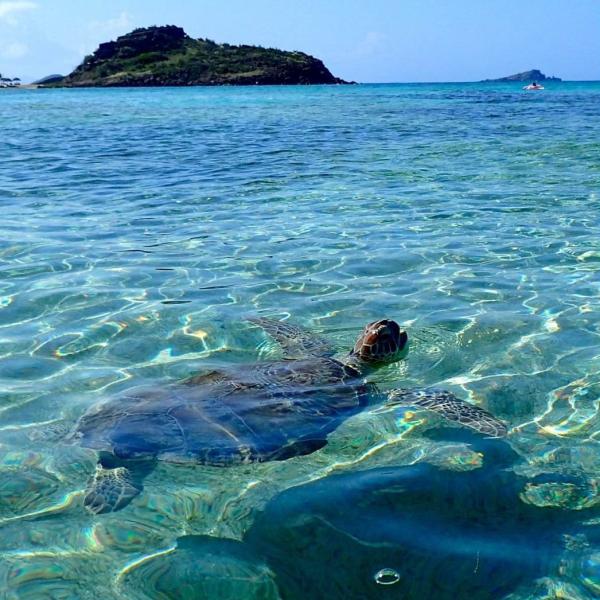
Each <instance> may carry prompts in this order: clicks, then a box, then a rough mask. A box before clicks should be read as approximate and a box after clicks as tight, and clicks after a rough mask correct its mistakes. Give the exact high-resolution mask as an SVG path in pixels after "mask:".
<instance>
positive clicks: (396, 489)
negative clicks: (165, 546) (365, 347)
mask: <svg viewBox="0 0 600 600" xmlns="http://www.w3.org/2000/svg"><path fill="white" fill-rule="evenodd" d="M428 437H431V438H433V439H435V440H438V441H444V442H456V443H459V444H467V445H468V446H469V447H470V448H471V449H472V450H473V451H474V452H479V453H481V454H483V466H482V467H481V468H477V469H474V470H470V471H462V472H461V471H449V470H444V469H442V468H439V467H436V466H434V465H432V464H428V463H424V462H423V463H417V464H414V465H408V466H401V467H384V468H376V469H371V470H367V471H360V472H350V473H344V474H338V475H330V476H328V477H325V478H323V479H320V480H317V481H314V482H311V483H308V484H304V485H301V486H298V487H294V488H291V489H288V490H286V491H284V492H282V493H280V494H279V495H277V496H276V497H274V498H273V499H272V500H271V501H270V502H269V503H268V504H267V505H266V507H265V508H264V510H263V511H261V512H260V513H258V514H257V516H256V518H255V520H254V522H253V524H252V526H251V527H250V529H249V530H248V531H247V532H246V534H245V535H244V538H243V542H231V543H230V546H231V545H232V544H233V546H235V547H233V546H232V547H231V548H230V549H229V550H227V552H225V554H226V555H227V556H228V560H229V561H230V562H229V563H228V564H229V566H230V567H231V565H232V562H231V561H233V562H234V563H235V561H237V560H240V561H241V562H238V563H237V567H234V569H233V571H231V572H229V573H228V576H233V573H235V569H236V568H238V569H239V568H242V567H241V565H243V568H244V569H248V565H250V564H253V565H254V567H252V568H253V569H254V570H255V572H260V573H263V574H264V572H265V569H267V568H268V569H269V570H270V572H271V573H272V574H273V582H274V584H275V585H276V586H277V589H278V596H273V597H281V598H283V599H284V600H300V599H305V598H330V599H332V600H335V599H338V598H339V599H350V600H352V599H356V600H359V599H360V600H364V599H370V598H373V599H376V598H403V599H407V600H412V599H414V600H423V599H424V598H435V599H436V600H446V599H448V600H450V599H455V598H471V599H473V600H490V599H495V598H504V597H506V596H507V595H508V594H510V593H512V592H515V591H522V590H523V589H525V590H526V592H525V593H526V594H528V595H527V597H530V596H529V594H530V593H531V592H532V589H535V587H536V585H537V583H536V580H537V579H539V578H543V577H548V576H553V575H554V576H559V574H561V575H560V576H561V577H564V576H565V573H564V556H565V551H566V546H567V543H566V540H567V539H578V538H582V537H583V536H585V538H586V539H587V540H588V541H591V540H594V541H595V542H597V541H598V540H599V539H600V534H599V533H598V532H596V531H595V528H594V526H593V525H588V524H586V521H588V520H589V519H592V518H596V517H598V516H599V515H600V509H598V508H589V509H585V510H579V511H573V510H567V509H564V508H558V507H548V506H544V507H542V506H537V505H533V504H530V503H527V502H525V501H524V500H523V498H522V491H523V489H524V487H525V486H526V485H527V484H528V483H531V481H529V480H528V479H527V478H525V477H521V476H519V475H516V474H515V472H514V470H513V468H512V467H513V466H514V464H515V463H516V462H518V461H519V456H518V455H517V454H516V452H514V450H513V449H512V447H511V446H510V444H509V443H507V442H506V441H504V440H501V439H491V438H484V437H482V436H480V435H477V434H472V433H471V432H469V431H466V430H459V429H455V428H453V429H446V428H440V429H438V430H432V431H430V432H429V434H428ZM536 481H537V483H543V482H544V481H545V477H544V476H541V477H540V478H539V479H538V480H536ZM221 542H222V541H221V540H217V539H215V538H210V537H208V536H185V537H183V538H180V539H179V542H178V546H177V548H176V550H175V552H176V553H179V554H178V555H177V562H178V563H179V564H178V566H177V568H178V569H180V570H181V569H184V570H185V567H184V566H182V564H187V565H188V566H189V565H192V564H196V565H198V560H200V557H201V556H205V555H206V553H208V554H210V553H211V552H212V551H213V550H214V551H217V553H222V552H223V550H222V548H221V546H222V543H221ZM240 557H242V558H240ZM171 566H172V565H171ZM157 567H158V565H154V567H153V568H154V569H155V570H156V568H157ZM386 568H387V569H391V571H390V572H393V573H397V576H396V577H395V578H394V579H392V580H391V582H392V583H393V585H378V583H377V582H376V581H375V576H376V574H377V573H378V572H380V571H381V570H382V569H386ZM211 569H212V570H211ZM187 572H188V575H189V572H190V569H189V568H188V570H187ZM161 573H162V574H161V577H162V578H163V584H164V583H165V581H167V580H168V579H169V577H170V576H175V572H173V573H171V572H170V570H169V569H164V570H161ZM210 575H212V576H213V579H214V575H215V572H214V565H213V566H212V567H210V568H208V569H204V570H203V568H199V569H196V572H195V575H194V577H195V578H196V581H202V580H204V579H205V578H206V577H208V576H210ZM396 579H397V581H396ZM263 583H264V582H263ZM227 585H230V583H228V584H227ZM535 591H539V590H535ZM237 593H238V594H239V593H242V590H241V589H237ZM244 593H245V592H244ZM222 597H236V596H235V593H234V594H233V595H232V596H227V595H225V596H222ZM237 597H241V596H239V595H238V596H237ZM251 597H254V596H251ZM269 597H270V596H269ZM519 597H520V596H519ZM536 597H537V595H536Z"/></svg>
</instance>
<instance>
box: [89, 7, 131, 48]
mask: <svg viewBox="0 0 600 600" xmlns="http://www.w3.org/2000/svg"><path fill="white" fill-rule="evenodd" d="M132 29H133V17H132V16H131V15H130V14H129V13H128V12H127V11H123V12H122V13H121V14H120V15H119V16H117V17H115V18H113V19H107V20H106V21H92V22H91V23H90V24H89V25H88V27H87V34H85V35H84V39H82V40H81V42H80V43H79V44H78V49H79V53H80V54H81V56H82V57H83V56H84V55H85V54H89V53H90V52H93V51H94V50H95V49H96V48H97V47H98V44H99V43H100V42H108V41H109V40H114V39H115V38H117V37H119V36H120V35H123V34H125V33H129V32H130V31H131V30H132Z"/></svg>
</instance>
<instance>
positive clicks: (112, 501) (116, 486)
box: [83, 452, 156, 514]
mask: <svg viewBox="0 0 600 600" xmlns="http://www.w3.org/2000/svg"><path fill="white" fill-rule="evenodd" d="M155 463H156V461H155V460H154V459H142V460H140V459H135V460H133V459H132V460H122V459H119V458H117V457H116V456H114V455H112V454H109V453H108V452H103V453H101V455H100V460H99V461H98V464H97V465H96V472H95V473H94V475H93V476H92V478H91V479H90V481H89V483H88V486H87V489H86V491H85V497H84V499H83V504H84V506H85V507H86V508H87V510H88V511H90V512H92V513H94V514H102V513H109V512H116V511H118V510H121V509H122V508H125V507H126V506H127V505H128V504H129V503H130V502H131V501H132V500H133V499H134V498H135V497H136V496H138V495H139V494H140V493H141V491H142V490H143V489H144V486H143V480H144V477H146V475H148V474H149V473H150V472H151V471H152V469H153V468H154V465H155Z"/></svg>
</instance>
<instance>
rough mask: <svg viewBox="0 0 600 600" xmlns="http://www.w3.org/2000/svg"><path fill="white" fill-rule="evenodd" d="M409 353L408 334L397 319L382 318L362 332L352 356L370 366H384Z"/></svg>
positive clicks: (351, 353)
mask: <svg viewBox="0 0 600 600" xmlns="http://www.w3.org/2000/svg"><path fill="white" fill-rule="evenodd" d="M407 353H408V335H407V334H406V331H402V330H401V329H400V326H399V325H398V323H396V321H392V320H391V319H381V320H379V321H373V322H372V323H369V324H368V325H367V326H366V327H365V328H364V330H363V332H362V333H361V334H360V336H359V338H358V339H357V340H356V344H354V348H353V349H352V351H351V352H350V356H352V357H354V358H355V359H358V360H359V361H361V362H363V363H366V364H368V365H370V366H374V367H377V366H382V365H385V364H389V363H393V362H396V361H398V360H401V359H403V358H404V357H405V356H406V354H407Z"/></svg>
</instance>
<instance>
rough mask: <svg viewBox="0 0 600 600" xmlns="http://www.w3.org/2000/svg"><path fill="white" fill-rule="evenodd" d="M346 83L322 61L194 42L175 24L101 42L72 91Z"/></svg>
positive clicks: (69, 82) (70, 82)
mask: <svg viewBox="0 0 600 600" xmlns="http://www.w3.org/2000/svg"><path fill="white" fill-rule="evenodd" d="M315 83H328V84H332V83H346V82H344V81H342V80H341V79H338V78H337V77H334V76H333V75H332V74H331V72H330V71H329V70H328V69H327V67H325V65H324V64H323V63H322V62H321V61H320V60H319V59H317V58H314V57H312V56H310V55H308V54H305V53H303V52H287V51H283V50H277V49H274V48H263V47H260V46H246V45H243V46H233V45H230V44H217V43H216V42H213V41H212V40H208V39H198V40H195V39H192V38H191V37H189V36H188V35H187V34H186V33H185V31H184V30H183V29H182V28H180V27H176V26H174V25H167V26H162V27H148V28H141V29H136V30H134V31H132V32H131V33H128V34H126V35H123V36H121V37H119V38H117V40H116V41H112V42H106V43H104V44H100V46H99V48H98V49H97V50H96V51H95V52H94V53H93V54H91V55H89V56H86V57H85V59H84V61H83V63H82V64H81V65H79V66H78V67H77V68H76V69H75V70H74V71H73V72H72V73H71V74H70V75H68V76H67V77H65V78H64V79H62V80H60V81H59V82H55V83H53V84H52V85H59V86H66V87H94V86H101V87H108V86H113V87H114V86H187V85H255V84H263V85H269V84H315Z"/></svg>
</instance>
